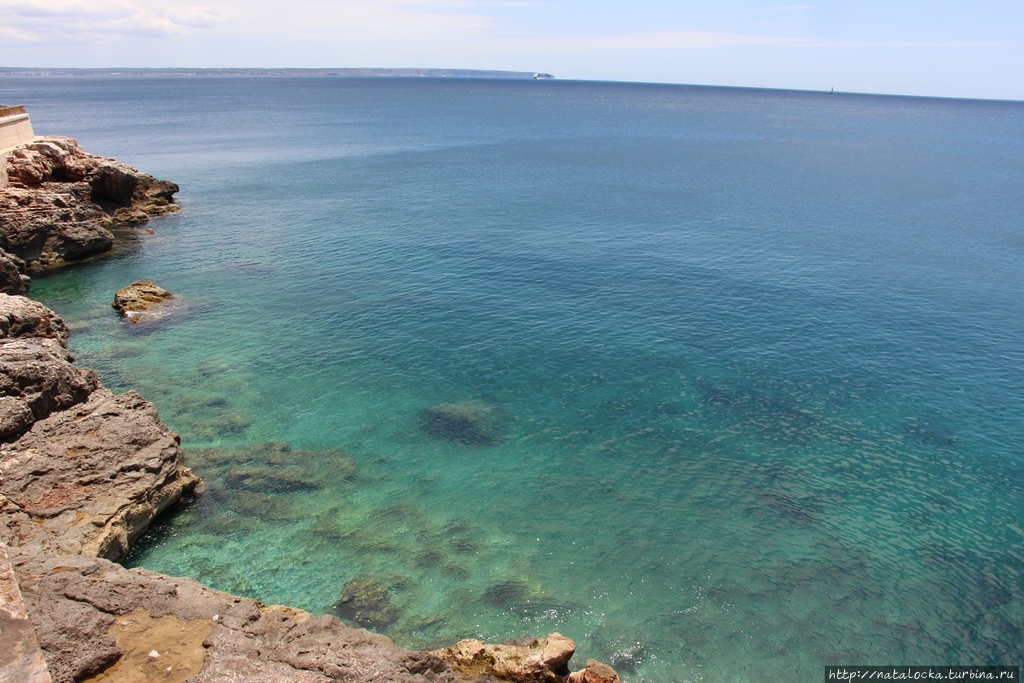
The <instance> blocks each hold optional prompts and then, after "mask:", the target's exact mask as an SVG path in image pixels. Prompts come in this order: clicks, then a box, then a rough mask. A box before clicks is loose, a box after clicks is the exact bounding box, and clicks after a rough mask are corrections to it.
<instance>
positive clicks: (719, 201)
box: [0, 77, 1024, 682]
mask: <svg viewBox="0 0 1024 683" xmlns="http://www.w3.org/2000/svg"><path fill="white" fill-rule="evenodd" d="M0 100H2V101H7V102H18V103H24V104H26V105H28V106H29V107H30V111H31V113H32V116H33V122H34V124H35V127H36V131H37V133H40V134H66V135H71V136H74V137H77V138H78V139H79V141H80V142H81V143H82V144H83V146H84V147H86V148H87V149H89V150H91V151H94V152H97V153H101V154H105V155H108V156H113V157H116V158H118V159H121V160H124V161H127V162H129V163H131V164H133V165H135V166H137V167H139V168H141V169H143V170H145V171H147V172H150V173H153V174H154V175H157V176H159V177H165V178H170V179H173V180H175V181H176V182H178V183H180V185H181V187H182V191H181V193H180V195H179V198H180V203H181V205H182V206H183V207H184V211H183V212H182V213H181V214H180V215H178V216H174V217H170V218H165V219H159V220H155V221H153V222H152V223H151V224H150V225H149V227H151V228H153V229H154V230H155V231H156V234H155V235H151V236H143V237H142V238H141V239H140V241H139V242H138V243H137V244H135V245H134V246H132V247H131V248H127V249H124V250H121V251H120V252H119V253H118V255H117V256H115V257H112V258H108V259H106V260H102V261H99V262H95V263H91V264H88V265H85V266H82V267H76V268H73V269H70V270H67V271H65V272H62V273H60V274H58V275H55V276H50V277H45V278H42V277H41V278H37V279H36V281H35V283H34V287H33V289H34V293H35V295H36V296H38V297H39V298H41V299H42V300H43V301H44V302H46V303H48V304H49V305H51V306H52V307H54V308H55V309H56V310H57V311H58V312H60V313H61V314H62V315H64V316H65V318H67V319H68V320H69V322H71V323H72V325H73V326H74V328H75V331H74V333H73V335H72V338H71V346H72V349H73V351H74V352H75V353H76V355H77V356H78V358H79V362H80V363H81V364H83V365H87V366H91V367H94V368H96V369H97V370H98V371H99V372H100V375H101V377H102V378H103V380H104V382H105V383H106V384H107V385H108V386H110V387H112V388H114V389H115V390H126V389H128V388H134V389H137V390H138V391H140V392H141V393H142V394H143V395H144V396H146V397H147V398H149V399H150V400H152V401H154V402H155V403H156V404H157V406H158V407H159V409H160V413H161V416H162V418H163V419H164V421H165V422H167V423H168V424H169V425H171V427H172V428H174V429H175V430H176V431H179V432H180V433H181V435H182V438H183V445H184V447H185V449H186V452H187V454H188V458H189V461H190V462H191V463H192V464H193V465H194V468H195V469H196V471H197V472H198V473H199V474H200V475H202V476H203V477H204V478H205V479H206V480H207V485H208V487H207V492H206V493H204V494H202V495H201V496H199V498H198V499H197V501H196V502H195V503H193V504H192V505H191V506H190V507H189V508H187V509H186V510H185V511H184V512H183V513H181V514H179V515H178V516H176V517H174V518H173V519H171V520H168V521H165V522H163V523H161V524H159V525H157V527H156V528H155V529H154V530H153V531H152V532H151V533H150V534H149V536H148V537H147V539H146V540H145V542H144V543H142V544H140V546H139V548H138V549H137V551H135V552H134V553H133V555H132V556H131V557H130V558H129V563H130V564H132V565H136V566H144V567H147V568H151V569H155V570H159V571H163V572H167V573H171V574H180V575H187V576H191V577H193V578H196V579H198V580H201V581H203V582H206V583H208V584H210V585H212V586H214V587H216V588H220V589H224V590H229V591H234V592H237V593H242V594H246V595H250V596H254V597H257V598H259V599H261V600H263V601H265V602H280V603H287V604H293V605H298V606H301V607H303V608H306V609H308V610H311V611H313V612H317V613H321V612H327V611H330V610H331V608H332V605H333V604H334V603H335V602H336V601H337V600H338V599H339V597H340V595H341V591H342V586H343V585H344V584H345V582H346V581H348V580H350V579H352V578H353V577H356V576H368V577H372V578H374V579H375V580H378V581H380V582H382V583H383V584H384V585H386V586H387V587H388V589H389V595H390V599H391V601H392V604H393V606H394V608H395V610H396V612H395V613H396V614H397V615H398V618H397V621H394V622H393V623H391V624H390V625H387V626H382V627H381V628H380V629H379V630H381V631H383V632H385V633H387V634H388V635H390V636H392V637H393V638H394V639H395V640H397V641H398V642H399V643H401V644H403V645H407V646H410V647H433V646H437V645H440V644H446V643H450V642H452V641H454V640H457V639H459V638H463V637H470V636H473V637H480V638H484V639H488V640H497V639H503V638H508V637H522V636H527V635H532V634H544V633H547V632H549V631H554V630H558V631H561V632H562V633H564V634H566V635H568V636H570V637H572V638H573V639H575V640H576V641H577V644H578V647H579V652H580V655H581V656H582V657H583V658H586V657H590V656H593V657H597V658H599V659H603V660H605V661H608V662H610V663H612V664H613V665H615V666H616V667H617V668H619V670H620V672H621V673H622V674H623V676H624V678H626V679H628V680H631V681H656V682H665V681H711V682H714V681H779V680H794V681H795V680H815V679H820V676H821V671H822V669H821V667H822V666H823V665H825V664H835V663H839V664H850V663H862V664H863V663H878V664H882V663H902V664H1021V663H1024V662H1022V660H1024V315H1022V313H1024V268H1022V265H1021V264H1022V263H1024V220H1022V216H1024V191H1022V188H1024V104H1021V103H999V102H976V101H954V100H929V99H911V98H895V97H869V96H852V95H834V96H828V95H825V94H818V93H798V92H773V91H762V90H738V89H714V88H693V87H689V88H688V87H680V86H647V85H626V84H597V83H574V82H558V81H556V82H518V81H472V80H466V81H463V80H427V79H425V80H386V79H381V80H377V79H368V80H347V79H330V78H319V79H304V78H281V79H277V78H238V79H234V78H208V79H205V78H191V79H178V78H153V79H150V78H141V77H133V78H100V77H96V78H69V79H60V78H38V79H37V78H27V77H4V78H0ZM138 278H149V279H154V280H156V281H157V282H159V283H160V284H162V285H163V286H165V287H167V288H168V289H170V290H172V291H174V292H176V293H178V294H180V295H181V296H182V297H183V298H184V299H185V301H186V302H187V304H188V305H187V308H186V310H185V311H184V312H182V313H181V314H180V315H178V316H177V317H176V318H172V319H169V320H168V321H167V322H166V323H164V324H161V325H159V326H158V327H156V328H153V329H150V330H143V329H141V328H133V327H132V326H129V325H128V324H125V323H122V322H120V321H119V320H118V319H117V318H116V317H115V315H114V313H113V311H112V309H111V308H110V306H109V302H110V300H111V298H112V295H113V291H114V290H115V289H117V288H118V287H120V286H123V285H124V284H127V283H129V282H131V281H133V280H135V279H138ZM450 403H455V404H457V405H460V406H462V408H463V409H465V410H476V411H478V412H479V413H480V414H482V415H483V416H484V418H485V424H484V427H483V428H482V429H483V430H484V431H483V432H482V434H483V438H478V439H462V440H461V441H460V440H458V439H456V440H451V439H446V438H444V436H445V434H444V433H438V432H437V430H436V429H435V430H433V432H431V430H428V429H425V428H424V427H425V426H429V423H425V422H424V413H423V411H424V410H425V409H427V408H429V407H431V406H434V405H437V404H450ZM449 426H450V425H449ZM448 436H451V434H448ZM456 436H458V434H456ZM463 441H471V443H464V442H463ZM265 442H279V445H276V446H273V447H268V446H260V445H259V444H263V443H265ZM283 444H287V448H289V449H290V450H285V448H286V446H285V445H283Z"/></svg>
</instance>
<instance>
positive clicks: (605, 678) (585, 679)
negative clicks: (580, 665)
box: [569, 659, 619, 683]
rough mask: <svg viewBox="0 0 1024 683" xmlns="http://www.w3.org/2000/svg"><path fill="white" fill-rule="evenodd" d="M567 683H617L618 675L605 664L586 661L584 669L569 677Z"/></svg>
mask: <svg viewBox="0 0 1024 683" xmlns="http://www.w3.org/2000/svg"><path fill="white" fill-rule="evenodd" d="M569 683H619V675H618V674H617V673H615V669H613V668H611V667H610V666H608V665H607V664H602V663H601V662H599V661H597V660H596V659H588V660H587V667H586V668H585V669H583V670H582V671H573V672H572V673H571V674H570V675H569Z"/></svg>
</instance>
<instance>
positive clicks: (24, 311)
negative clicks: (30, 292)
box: [0, 294, 68, 346]
mask: <svg viewBox="0 0 1024 683" xmlns="http://www.w3.org/2000/svg"><path fill="white" fill-rule="evenodd" d="M17 337H47V338H50V339H56V340H57V341H58V342H60V345H61V346H66V345H67V341H68V328H67V325H65V324H64V320H63V319H62V318H61V317H60V316H59V315H57V314H56V313H54V312H53V311H51V310H50V309H49V308H47V307H46V306H44V305H42V304H41V303H39V302H38V301H33V300H32V299H27V298H25V297H23V296H9V295H7V294H0V341H2V340H4V339H14V338H17Z"/></svg>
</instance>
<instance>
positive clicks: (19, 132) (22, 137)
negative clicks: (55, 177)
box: [0, 106, 35, 190]
mask: <svg viewBox="0 0 1024 683" xmlns="http://www.w3.org/2000/svg"><path fill="white" fill-rule="evenodd" d="M34 137H35V133H33V132H32V120H31V119H29V117H28V114H26V113H25V110H24V109H23V108H21V107H4V106H0V190H2V189H4V188H5V187H7V157H8V155H7V154H6V152H7V151H8V150H9V149H10V148H11V147H16V146H17V145H20V144H21V143H23V142H28V141H29V140H31V139H32V138H34Z"/></svg>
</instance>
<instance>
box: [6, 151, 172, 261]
mask: <svg viewBox="0 0 1024 683" xmlns="http://www.w3.org/2000/svg"><path fill="white" fill-rule="evenodd" d="M3 170H4V171H5V172H6V176H7V180H8V185H7V187H6V188H4V189H3V190H0V249H3V250H5V251H7V252H8V253H9V254H12V255H14V256H16V257H18V258H21V259H23V260H24V261H26V262H27V263H28V267H29V269H30V270H33V269H45V268H52V267H56V266H60V265H62V264H65V263H68V262H72V261H78V260H81V259H83V258H86V257H89V256H93V255H95V254H99V253H102V252H105V251H109V250H110V249H111V248H112V247H113V245H114V235H113V233H111V232H110V230H111V229H116V228H118V227H123V226H135V225H140V224H142V223H145V222H146V221H147V220H149V217H150V216H159V215H162V214H166V213H172V212H174V211H178V209H179V207H178V206H177V205H175V204H173V203H172V202H173V197H174V193H176V192H177V191H178V186H177V185H175V184H174V183H172V182H168V181H166V180H157V179H156V178H154V177H153V176H150V175H147V174H145V173H141V172H139V171H137V170H136V169H134V168H132V167H131V166H128V165H127V164H124V163H121V162H119V161H114V160H113V159H106V158H104V157H100V156H96V155H95V154H89V153H87V152H85V151H83V150H82V148H81V147H79V146H78V142H76V141H75V140H73V139H72V138H64V137H45V138H37V139H35V140H34V141H32V142H27V143H25V144H23V145H19V146H18V147H16V148H15V149H14V150H13V151H12V152H11V153H10V154H9V155H8V159H7V160H6V168H5V169H3Z"/></svg>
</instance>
